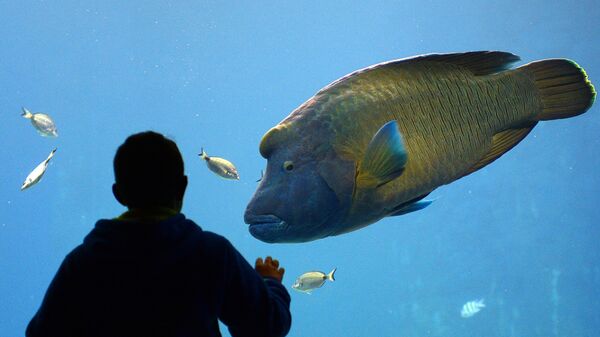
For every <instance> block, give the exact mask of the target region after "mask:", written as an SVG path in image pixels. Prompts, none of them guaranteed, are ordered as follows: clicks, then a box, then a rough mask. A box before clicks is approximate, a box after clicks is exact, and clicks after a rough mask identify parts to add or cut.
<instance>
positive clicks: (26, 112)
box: [21, 108, 33, 119]
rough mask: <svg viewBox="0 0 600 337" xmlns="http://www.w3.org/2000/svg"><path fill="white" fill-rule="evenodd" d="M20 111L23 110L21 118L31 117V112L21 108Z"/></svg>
mask: <svg viewBox="0 0 600 337" xmlns="http://www.w3.org/2000/svg"><path fill="white" fill-rule="evenodd" d="M21 110H23V113H22V114H21V116H23V117H24V118H27V119H30V118H31V117H33V114H32V113H31V111H29V110H27V109H26V108H21Z"/></svg>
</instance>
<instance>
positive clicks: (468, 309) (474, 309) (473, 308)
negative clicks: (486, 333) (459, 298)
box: [460, 298, 485, 318]
mask: <svg viewBox="0 0 600 337" xmlns="http://www.w3.org/2000/svg"><path fill="white" fill-rule="evenodd" d="M481 308H485V304H483V298H482V299H480V300H479V301H470V302H467V303H465V304H464V305H463V307H462V310H461V311H460V315H461V316H462V317H463V318H469V317H471V316H473V315H475V314H476V313H478V312H479V311H480V310H481Z"/></svg>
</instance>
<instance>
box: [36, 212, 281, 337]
mask: <svg viewBox="0 0 600 337" xmlns="http://www.w3.org/2000/svg"><path fill="white" fill-rule="evenodd" d="M289 304H290V296H289V294H288V292H287V290H286V289H285V288H284V287H283V286H282V285H281V283H280V282H278V281H276V280H274V279H269V278H265V279H263V278H262V277H261V276H260V275H259V274H258V273H257V272H256V271H255V270H254V268H252V266H250V265H249V264H248V262H247V261H246V260H245V259H244V258H243V257H242V256H241V254H240V253H239V252H238V251H237V250H236V249H235V248H234V247H233V246H232V245H231V243H229V241H227V239H225V238H224V237H222V236H220V235H217V234H214V233H211V232H207V231H203V230H202V229H201V228H200V227H199V226H198V225H196V224H195V223H194V222H193V221H191V220H189V219H186V218H185V216H184V215H183V214H177V215H175V216H172V217H170V218H168V219H166V220H164V221H160V222H153V223H147V222H136V221H120V220H100V221H98V222H97V223H96V226H95V228H94V229H93V230H92V231H91V232H90V233H89V234H88V235H87V236H86V237H85V239H84V241H83V243H82V244H81V245H79V246H78V247H76V248H75V249H74V250H73V251H72V252H71V253H69V254H68V255H67V256H66V257H65V259H64V261H63V263H62V264H61V266H60V268H59V270H58V272H57V273H56V275H55V277H54V279H53V280H52V282H51V284H50V286H49V288H48V291H47V293H46V296H45V297H44V300H43V302H42V305H41V307H40V309H39V310H38V312H37V313H36V315H35V316H34V317H33V319H32V320H31V322H30V323H29V325H28V327H27V331H26V335H27V336H28V337H37V336H60V337H69V336H102V337H107V336H144V337H148V336H161V337H167V336H186V337H187V336H221V334H220V332H219V326H218V322H217V320H220V321H221V322H223V323H224V324H225V325H227V327H228V328H229V331H230V333H231V335H232V336H256V337H259V336H260V337H267V336H285V335H286V334H287V333H288V331H289V329H290V325H291V315H290V312H289Z"/></svg>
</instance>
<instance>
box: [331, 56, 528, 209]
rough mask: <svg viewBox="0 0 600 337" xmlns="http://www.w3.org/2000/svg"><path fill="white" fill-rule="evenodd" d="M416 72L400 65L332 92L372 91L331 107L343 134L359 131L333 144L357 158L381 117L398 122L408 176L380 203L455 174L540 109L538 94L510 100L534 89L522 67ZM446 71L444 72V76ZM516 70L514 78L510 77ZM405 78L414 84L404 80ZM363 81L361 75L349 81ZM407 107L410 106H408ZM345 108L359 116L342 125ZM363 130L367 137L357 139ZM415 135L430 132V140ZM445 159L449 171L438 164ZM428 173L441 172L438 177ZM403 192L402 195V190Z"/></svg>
mask: <svg viewBox="0 0 600 337" xmlns="http://www.w3.org/2000/svg"><path fill="white" fill-rule="evenodd" d="M417 68H418V67H417ZM414 72H416V75H415V76H413V75H412V74H411V72H410V69H408V70H404V71H403V69H400V70H399V71H396V74H395V78H394V77H390V76H382V79H381V80H377V81H376V82H372V81H371V83H369V84H368V86H367V88H356V89H354V90H347V89H346V91H345V94H341V93H342V92H344V89H342V88H340V89H338V90H337V91H336V92H335V93H332V95H334V96H337V98H338V99H343V97H348V96H351V95H352V94H350V93H357V92H361V93H362V92H369V94H365V95H362V97H357V96H358V95H355V96H354V97H353V102H354V104H352V105H345V106H343V108H338V109H334V110H333V111H335V112H334V113H337V114H338V116H337V118H333V124H334V125H333V126H334V128H338V129H342V130H344V131H343V132H339V133H338V134H339V135H340V136H341V137H343V136H344V135H352V136H353V137H351V139H346V140H344V139H339V140H336V139H334V142H336V141H337V142H339V143H340V144H343V145H342V146H341V147H342V148H346V150H344V151H342V152H344V153H351V154H353V156H354V158H353V159H354V160H360V158H362V156H363V155H364V153H362V152H361V151H357V150H356V149H365V148H366V145H367V144H368V142H369V140H370V135H372V134H373V133H374V132H375V131H376V130H377V128H378V127H379V126H380V125H381V124H382V123H385V122H386V121H388V120H392V119H396V120H397V121H398V124H399V127H400V130H401V132H402V134H403V136H404V137H405V142H406V147H407V151H408V153H410V160H409V161H408V163H407V165H406V168H405V171H404V173H403V174H402V176H401V177H399V178H398V179H396V180H395V181H393V182H391V183H390V184H388V186H384V188H383V191H382V193H381V195H380V197H381V199H382V200H380V202H385V201H386V200H387V199H389V198H392V197H393V198H394V199H395V200H397V201H398V202H399V203H400V202H402V201H406V198H407V197H408V196H412V195H414V193H415V192H416V193H423V194H424V193H427V192H429V191H430V190H431V189H433V188H434V187H435V186H437V185H439V184H447V183H450V182H451V181H453V180H454V179H457V178H458V177H460V176H462V174H463V173H464V172H465V171H466V170H468V169H469V168H470V167H471V166H472V165H474V164H475V163H476V162H477V161H478V160H479V159H480V158H481V157H482V156H483V155H484V154H485V153H486V152H487V151H488V150H489V148H490V146H491V138H492V136H493V135H494V134H495V133H497V132H499V131H502V130H503V129H505V128H508V127H510V126H511V125H513V124H517V123H518V122H520V121H522V120H524V119H526V118H527V117H528V115H531V113H529V114H528V113H527V111H528V110H529V111H531V112H534V111H535V110H537V109H538V108H537V107H536V103H535V102H534V101H535V100H533V99H531V98H532V97H533V95H524V96H525V97H524V99H521V100H519V101H516V99H512V98H513V97H517V98H519V97H523V96H522V95H519V94H520V93H524V94H527V93H531V91H532V90H531V89H529V90H527V88H526V85H525V84H527V83H526V80H527V79H526V78H524V77H523V76H519V74H518V73H516V71H509V72H506V73H504V74H498V75H488V76H479V77H475V76H473V75H472V74H471V73H470V72H468V70H466V69H460V68H458V67H454V69H453V68H452V67H448V65H438V64H432V65H428V68H427V69H415V70H414ZM440 74H443V75H446V76H445V77H442V80H440ZM511 76H513V77H516V79H511ZM401 81H402V82H404V83H410V84H411V85H410V86H407V85H402V84H400V83H401ZM363 82H364V81H363ZM374 83H375V84H374ZM432 83H433V84H432ZM515 84H516V85H515ZM360 85H361V83H360V81H357V83H352V84H351V85H346V86H347V87H353V86H356V87H360ZM389 87H393V88H395V91H394V92H395V93H396V95H393V94H392V93H393V92H392V91H390V90H388V89H386V88H389ZM384 89H385V90H384ZM515 91H516V92H517V93H519V94H515ZM338 95H339V96H338ZM398 96H400V97H398ZM336 101H337V100H335V99H333V100H329V101H328V103H329V104H331V105H333V106H335V104H336ZM413 102H416V105H415V104H414V103H413ZM357 103H358V104H357ZM405 103H407V104H405ZM361 106H364V107H366V106H368V107H370V108H369V109H368V110H367V111H365V110H366V109H360V107H361ZM407 106H408V107H409V109H406V107H407ZM374 107H376V109H374ZM415 107H417V109H415ZM519 107H520V108H519ZM526 107H528V108H526ZM352 108H354V109H352ZM328 111H330V112H331V111H332V110H329V106H326V105H324V106H323V109H322V110H321V111H320V112H321V113H326V112H328ZM340 114H353V118H354V120H355V121H356V122H355V123H346V124H345V125H342V124H341V123H342V122H343V121H346V120H348V118H343V116H340ZM369 120H370V122H369ZM336 121H337V124H336ZM357 134H360V135H364V137H356V135H357ZM412 135H429V136H431V137H429V138H428V139H427V140H425V139H424V138H423V137H412ZM357 138H358V139H357ZM334 146H335V145H334ZM349 149H353V150H352V151H351V150H349ZM448 164H451V165H448ZM441 165H444V167H445V168H446V170H436V168H438V167H440V166H441ZM429 172H441V174H439V175H437V176H435V175H431V174H429ZM400 190H401V191H404V193H398V192H397V191H400Z"/></svg>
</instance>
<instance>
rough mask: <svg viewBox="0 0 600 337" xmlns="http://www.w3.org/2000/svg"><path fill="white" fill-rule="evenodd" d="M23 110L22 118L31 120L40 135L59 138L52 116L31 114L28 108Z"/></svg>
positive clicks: (38, 113)
mask: <svg viewBox="0 0 600 337" xmlns="http://www.w3.org/2000/svg"><path fill="white" fill-rule="evenodd" d="M21 109H23V113H22V114H21V116H23V118H27V119H31V124H33V126H34V127H35V128H36V130H37V131H38V132H39V133H40V135H42V136H44V137H58V131H57V130H56V125H55V124H54V121H53V120H52V118H50V116H48V115H46V114H44V113H40V112H37V113H31V111H29V110H27V109H26V108H21Z"/></svg>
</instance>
